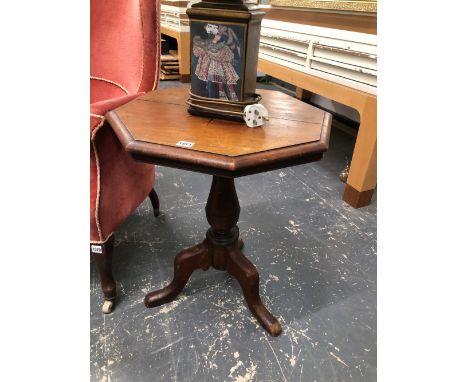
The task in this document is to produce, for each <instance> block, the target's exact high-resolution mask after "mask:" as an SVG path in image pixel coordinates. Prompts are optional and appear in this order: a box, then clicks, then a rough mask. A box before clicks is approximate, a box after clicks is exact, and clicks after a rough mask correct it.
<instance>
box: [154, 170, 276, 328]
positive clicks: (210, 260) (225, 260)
mask: <svg viewBox="0 0 468 382" xmlns="http://www.w3.org/2000/svg"><path fill="white" fill-rule="evenodd" d="M205 210H206V217H207V219H208V222H209V223H210V225H211V228H210V229H209V230H208V232H207V233H206V239H205V240H204V241H203V242H202V243H200V244H198V245H196V246H194V247H191V248H189V249H185V250H183V251H182V252H180V253H179V254H178V255H177V256H176V258H175V260H174V278H173V280H172V282H171V283H170V284H169V285H168V286H166V287H165V288H163V289H160V290H157V291H155V292H151V293H149V294H148V295H146V297H145V305H146V306H147V307H148V308H152V307H155V306H158V305H162V304H165V303H167V302H169V301H172V300H174V299H175V298H176V297H177V295H178V294H179V293H180V292H181V291H182V289H183V288H184V286H185V285H186V284H187V282H188V280H189V278H190V276H191V274H192V273H193V271H194V270H196V269H203V270H207V269H208V268H209V267H210V266H212V267H213V268H215V269H218V270H225V271H227V272H228V273H229V274H231V275H232V276H234V278H236V280H237V281H238V282H239V284H240V285H241V287H242V291H243V293H244V298H245V300H246V302H247V305H248V307H249V309H250V311H251V312H252V313H253V314H254V316H255V317H256V318H257V319H258V321H259V322H260V324H261V325H262V326H263V327H264V328H265V330H266V331H267V332H268V333H270V334H271V335H273V336H277V335H279V334H280V333H281V325H280V323H279V322H278V320H277V319H276V318H275V317H274V316H273V315H272V314H271V313H270V312H269V311H268V309H267V308H266V307H265V305H263V302H262V300H261V299H260V295H259V281H260V280H259V275H258V272H257V269H256V268H255V266H254V265H253V264H252V263H251V262H250V261H249V260H248V259H247V258H246V257H245V256H244V254H243V253H242V251H241V249H242V247H243V244H244V243H243V241H242V240H239V228H238V227H237V221H238V219H239V213H240V207H239V199H238V198H237V193H236V188H235V184H234V179H232V178H223V177H218V176H213V182H212V184H211V190H210V195H209V197H208V202H207V204H206V209H205Z"/></svg>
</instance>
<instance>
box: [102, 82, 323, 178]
mask: <svg viewBox="0 0 468 382" xmlns="http://www.w3.org/2000/svg"><path fill="white" fill-rule="evenodd" d="M258 93H259V94H261V96H262V100H261V102H260V103H261V104H262V105H264V106H265V107H266V108H267V110H268V112H269V121H267V122H266V123H265V124H264V125H263V126H261V127H254V128H250V127H248V126H247V125H246V124H244V123H242V122H236V121H227V120H221V119H216V118H207V117H201V116H194V115H191V114H189V113H188V112H187V105H186V103H185V101H186V99H187V96H188V89H187V88H169V89H162V90H156V91H152V92H149V93H147V94H145V95H143V96H141V97H139V98H136V99H134V100H133V101H131V102H129V103H127V104H125V105H123V106H121V107H119V108H117V109H115V110H113V111H111V112H109V113H107V114H106V119H107V120H108V122H109V123H110V125H111V126H112V128H113V129H114V131H115V133H116V134H117V136H118V137H119V140H120V142H121V143H122V145H123V146H124V147H125V149H126V150H127V151H128V152H129V153H130V154H131V155H132V156H133V157H134V158H135V159H138V160H142V161H145V162H150V163H154V164H161V165H166V166H170V167H177V168H184V169H190V170H193V171H200V172H205V173H210V174H215V175H224V176H233V177H235V176H241V175H247V174H252V173H257V172H262V171H267V170H269V169H275V168H281V167H287V166H290V165H294V164H300V163H307V162H312V161H314V160H319V159H320V158H321V157H322V155H323V153H324V152H325V151H326V150H327V148H328V142H329V138H330V125H331V120H332V118H331V115H330V114H329V113H327V112H325V111H323V110H321V109H318V108H316V107H314V106H311V105H308V104H306V103H305V102H302V101H300V100H297V99H296V98H294V97H291V96H289V95H286V94H284V93H281V92H279V91H274V90H258Z"/></svg>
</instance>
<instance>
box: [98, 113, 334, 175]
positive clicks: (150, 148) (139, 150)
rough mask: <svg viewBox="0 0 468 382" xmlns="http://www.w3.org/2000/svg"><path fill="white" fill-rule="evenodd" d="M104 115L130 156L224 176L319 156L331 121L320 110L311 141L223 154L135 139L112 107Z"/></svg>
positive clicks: (324, 149) (251, 172)
mask: <svg viewBox="0 0 468 382" xmlns="http://www.w3.org/2000/svg"><path fill="white" fill-rule="evenodd" d="M105 117H106V119H107V121H108V122H109V124H110V125H111V127H112V129H113V130H114V132H115V133H116V135H117V137H118V139H119V141H120V142H121V144H122V146H123V147H124V148H125V150H126V151H127V152H128V153H129V154H130V155H132V157H133V158H135V159H137V160H140V161H144V162H147V163H152V164H158V165H162V166H168V167H175V168H180V169H185V170H191V171H197V172H202V173H207V174H212V175H219V176H225V177H239V176H244V175H251V174H255V173H259V172H264V171H270V170H275V169H280V168H284V167H289V166H294V165H299V164H304V163H309V162H314V161H317V160H320V159H321V158H322V156H323V153H324V152H325V151H327V149H328V143H327V141H328V139H327V138H328V137H329V135H330V129H331V121H332V117H331V114H330V113H327V112H324V117H323V122H322V129H321V132H320V138H319V140H317V141H314V142H309V143H304V144H297V145H292V146H287V147H281V148H276V149H271V150H266V151H261V152H257V153H252V154H244V155H240V156H226V155H222V154H214V153H207V152H204V151H197V150H190V149H186V148H178V147H174V146H167V145H162V144H158V143H151V142H143V141H138V140H135V139H134V138H133V136H132V135H131V134H130V132H129V131H128V129H127V127H126V126H125V124H124V123H123V122H122V121H121V119H120V118H119V116H118V114H117V113H116V112H115V111H109V112H108V113H107V114H106V116H105ZM194 153H196V154H195V155H194Z"/></svg>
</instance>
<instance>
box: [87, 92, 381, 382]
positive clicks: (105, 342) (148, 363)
mask: <svg viewBox="0 0 468 382" xmlns="http://www.w3.org/2000/svg"><path fill="white" fill-rule="evenodd" d="M166 86H168V85H166ZM353 145H354V138H352V137H350V136H348V135H347V134H345V133H343V132H341V131H340V130H338V129H336V128H334V129H332V137H331V148H330V150H329V152H328V153H327V154H326V155H325V157H324V159H323V160H322V161H320V162H317V163H312V164H307V165H301V166H296V167H290V168H286V169H283V170H277V171H271V172H268V173H263V174H258V175H252V176H247V177H243V178H239V179H237V180H236V186H237V192H238V195H239V200H240V204H241V215H240V220H239V228H240V232H241V237H242V238H243V239H244V242H245V247H244V253H245V255H246V256H247V257H248V258H249V259H250V260H251V261H252V262H253V263H254V264H255V265H256V266H257V269H258V271H259V273H260V293H261V297H262V298H263V301H264V302H265V305H266V306H267V307H268V308H269V309H270V310H271V312H272V313H273V314H274V315H275V316H276V317H277V318H278V319H279V320H280V322H281V325H282V327H283V333H282V334H281V335H280V336H279V337H276V338H274V337H271V336H269V335H268V334H267V333H266V332H265V331H264V330H263V329H262V328H261V327H260V326H259V324H258V323H257V321H256V320H255V318H254V317H253V316H252V315H251V313H250V311H249V310H248V308H247V307H246V305H245V303H244V298H243V296H242V292H241V289H240V287H239V285H238V284H237V282H236V281H235V280H234V279H233V278H231V277H230V276H229V275H227V274H226V273H224V272H219V271H216V270H213V269H210V270H209V271H207V272H203V271H201V270H198V271H196V272H195V273H194V274H193V276H192V278H191V280H190V282H189V283H188V285H187V287H186V288H185V290H184V291H183V293H182V294H181V295H180V296H179V298H178V299H177V300H176V301H174V302H172V303H170V304H167V305H164V306H162V307H157V308H153V309H147V308H145V306H144V304H143V298H144V296H145V294H146V293H147V292H149V291H151V290H154V289H159V288H161V287H163V286H165V285H166V284H167V283H168V282H170V280H171V279H172V273H173V267H172V264H173V259H174V256H175V254H176V253H177V252H178V251H180V250H181V249H183V248H184V247H189V246H192V245H194V244H196V243H198V242H200V241H201V240H202V239H203V238H204V235H205V231H206V229H207V228H208V223H207V222H206V219H205V212H204V207H205V203H206V200H207V197H208V192H209V188H210V182H211V178H210V176H208V175H204V174H198V173H193V172H189V171H182V170H175V169H170V168H166V167H157V170H156V172H157V183H156V190H157V192H158V195H159V197H160V199H161V212H162V213H161V215H160V216H159V217H158V218H154V217H153V215H152V213H151V208H150V202H149V200H145V202H144V203H143V204H142V205H141V206H140V207H139V208H138V209H137V211H136V212H135V213H134V214H133V215H132V216H130V218H129V219H128V220H127V221H126V222H125V223H124V224H123V226H121V228H120V229H119V230H118V231H117V232H116V243H115V254H114V274H115V277H116V279H117V284H118V294H119V300H118V303H117V306H116V308H115V311H114V312H113V313H112V314H110V315H103V314H102V313H101V311H100V309H101V303H102V294H101V290H100V283H99V277H98V274H97V272H96V270H95V268H94V265H91V297H90V299H91V307H90V309H91V312H90V314H91V317H90V324H91V339H90V342H91V371H90V373H91V380H92V381H99V382H103V381H113V382H117V381H120V382H124V381H184V382H185V381H237V382H246V381H265V382H267V381H317V382H324V381H327V382H329V381H375V380H376V362H377V361H376V329H377V322H376V303H377V301H376V288H377V285H376V267H377V257H376V220H377V219H376V213H377V210H376V200H375V196H374V199H373V201H372V204H371V205H370V206H368V207H365V208H361V209H359V210H356V209H353V208H351V207H349V206H347V205H346V204H345V203H344V202H343V201H342V200H341V194H342V191H343V188H344V184H343V183H341V182H340V181H339V179H338V174H339V172H340V170H341V169H342V168H343V167H344V165H345V163H346V159H345V158H350V157H351V154H352V148H353Z"/></svg>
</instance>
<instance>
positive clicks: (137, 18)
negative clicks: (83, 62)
mask: <svg viewBox="0 0 468 382" xmlns="http://www.w3.org/2000/svg"><path fill="white" fill-rule="evenodd" d="M90 5H91V8H90V9H91V65H90V66H91V68H90V73H91V103H94V102H98V101H102V100H104V99H110V98H115V97H121V96H124V95H127V94H135V93H139V92H147V91H150V90H152V89H155V88H156V87H157V85H158V81H159V63H160V55H161V48H160V43H161V34H160V30H159V14H160V0H112V1H103V0H91V4H90Z"/></svg>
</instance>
